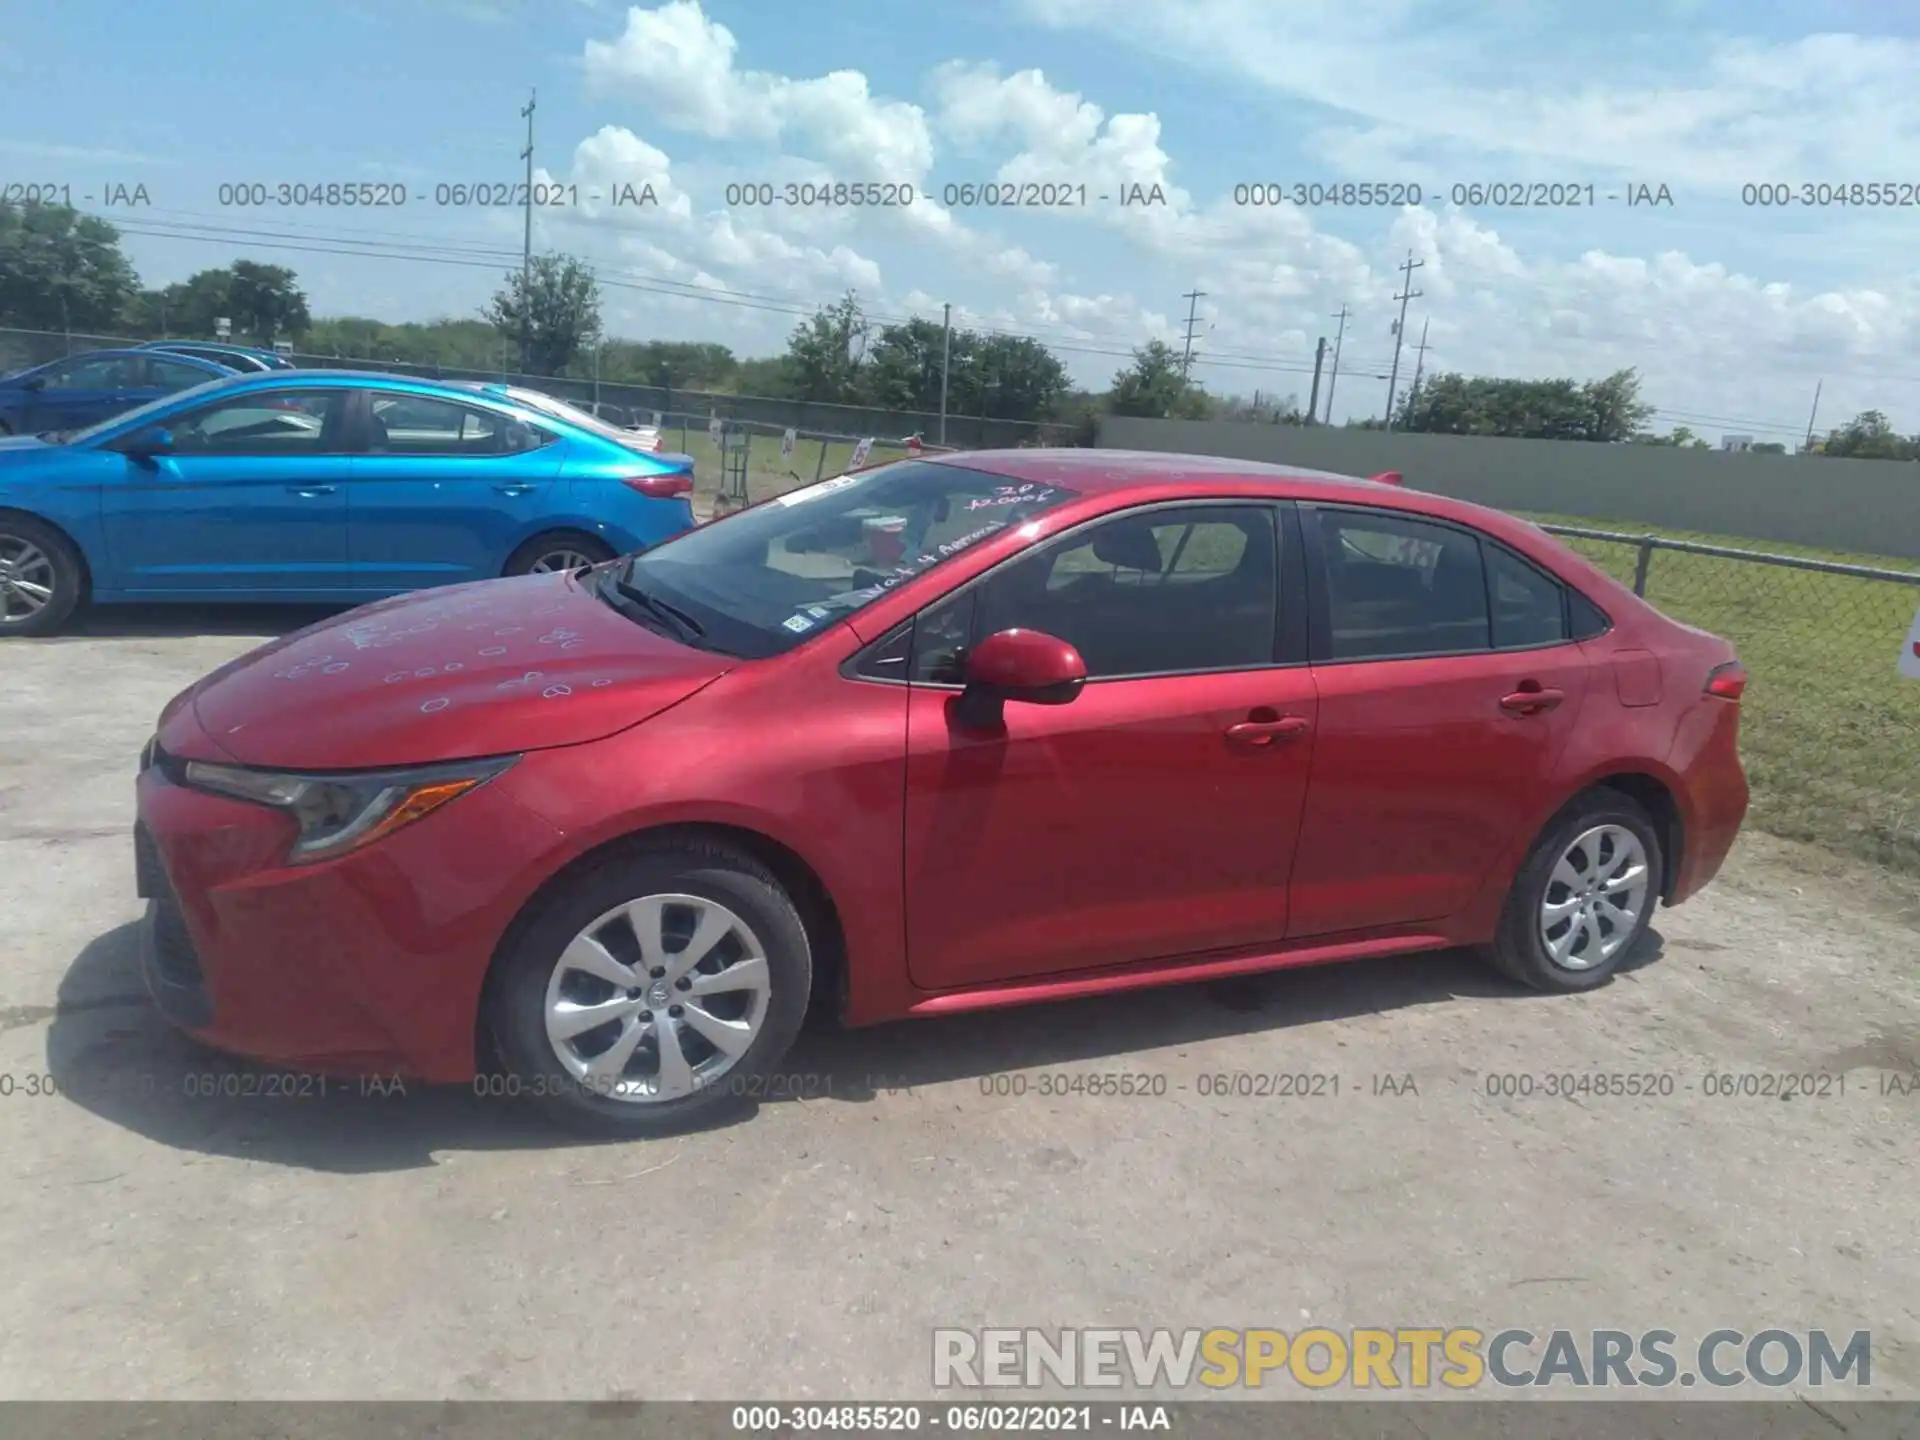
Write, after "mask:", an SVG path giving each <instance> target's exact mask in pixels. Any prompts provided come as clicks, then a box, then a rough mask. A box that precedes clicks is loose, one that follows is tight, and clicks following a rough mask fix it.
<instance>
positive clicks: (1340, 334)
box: [1327, 300, 1347, 425]
mask: <svg viewBox="0 0 1920 1440" xmlns="http://www.w3.org/2000/svg"><path fill="white" fill-rule="evenodd" d="M1333 318H1334V319H1336V320H1338V321H1339V322H1340V328H1339V329H1338V330H1337V331H1335V332H1334V336H1333V372H1332V373H1331V374H1330V375H1328V376H1327V424H1329V425H1331V424H1332V423H1333V386H1334V382H1335V381H1337V380H1338V379H1339V378H1340V342H1341V341H1342V340H1345V339H1346V338H1347V302H1346V301H1344V300H1342V301H1341V302H1340V313H1339V314H1338V315H1336V316H1334V317H1333Z"/></svg>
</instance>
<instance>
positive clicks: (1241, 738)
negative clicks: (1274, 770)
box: [1227, 715, 1312, 745]
mask: <svg viewBox="0 0 1920 1440" xmlns="http://www.w3.org/2000/svg"><path fill="white" fill-rule="evenodd" d="M1310 728H1312V727H1311V726H1309V725H1308V723H1307V721H1306V720H1305V719H1304V718H1303V717H1301V716H1299V715H1285V716H1282V717H1281V718H1280V719H1278V720H1242V721H1241V722H1240V723H1239V724H1238V725H1229V726H1228V727H1227V739H1229V740H1231V741H1232V742H1233V743H1234V744H1236V745H1271V744H1273V742H1274V741H1276V740H1291V739H1293V738H1294V736H1296V735H1304V734H1306V733H1307V731H1308V730H1309V729H1310Z"/></svg>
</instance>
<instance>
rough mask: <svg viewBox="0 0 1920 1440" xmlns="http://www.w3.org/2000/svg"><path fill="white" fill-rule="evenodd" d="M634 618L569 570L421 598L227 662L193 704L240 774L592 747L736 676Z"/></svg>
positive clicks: (354, 614) (370, 608) (385, 605)
mask: <svg viewBox="0 0 1920 1440" xmlns="http://www.w3.org/2000/svg"><path fill="white" fill-rule="evenodd" d="M732 664H733V661H732V660H731V659H729V658H728V657H726V656H723V655H714V654H711V653H709V652H707V651H703V650H694V649H690V648H688V647H687V646H685V645H680V644H677V643H675V642H674V641H672V640H669V639H667V638H666V637H665V636H663V635H659V634H657V633H655V632H654V631H652V630H648V629H646V628H645V627H643V626H640V625H637V624H635V623H634V622H633V621H632V620H629V619H627V618H626V617H625V616H623V615H621V614H619V613H618V612H617V611H615V610H613V609H612V608H611V607H609V606H608V605H606V604H604V603H603V602H602V601H600V600H598V599H596V598H595V597H594V596H593V595H592V594H591V593H590V592H588V591H586V590H584V589H582V588H581V586H580V585H579V584H577V583H575V581H574V579H573V577H572V576H570V575H528V576H522V577H518V578H515V579H511V580H483V581H480V582H478V583H475V584H471V585H453V586H448V587H446V588H444V589H437V590H422V591H416V592H415V593H413V594H411V595H402V596H400V597H398V598H397V599H393V600H383V601H380V602H379V603H378V604H374V605H367V606H364V607H362V608H361V609H358V610H352V611H349V612H348V613H346V614H345V615H341V616H338V617H337V618H335V619H332V620H326V621H322V622H321V623H320V624H318V625H311V626H308V627H307V628H306V629H304V630H298V631H295V632H294V633H293V634H291V635H288V636H285V637H283V638H282V639H279V640H276V641H274V642H272V643H271V644H268V645H263V646H261V647H260V648H259V649H258V650H254V651H252V652H251V653H249V654H246V655H243V656H241V657H240V658H239V659H238V660H234V661H232V662H230V663H229V664H226V665H223V666H222V667H221V668H220V669H218V670H215V671H214V672H213V673H212V674H211V675H209V676H207V677H206V678H205V679H204V680H202V681H201V682H200V683H199V684H198V685H196V686H194V687H193V689H192V690H191V691H189V692H188V694H189V695H190V696H191V699H192V703H193V707H194V713H195V715H196V716H197V717H198V718H199V721H200V724H201V725H202V726H203V727H204V728H205V730H206V732H207V736H208V738H209V739H211V740H212V741H213V742H214V743H215V744H217V745H219V746H220V748H221V749H222V750H224V751H226V752H227V753H228V754H229V755H231V756H232V757H233V758H234V759H236V760H238V761H240V762H241V763H243V764H247V765H260V766H267V767H273V768H280V769H289V770H352V769H367V768H374V767H379V766H387V765H419V764H427V763H431V762H433V761H437V760H459V759H465V758H468V757H471V756H476V755H504V754H508V753H510V752H513V751H519V750H535V749H543V748H549V747H552V746H557V745H577V744H580V743H582V742H584V741H588V740H598V739H600V738H601V737H602V736H605V735H611V734H613V733H614V732H615V731H617V730H624V729H626V728H627V727H628V726H630V725H636V724H638V723H639V722H641V721H642V720H645V719H647V718H648V717H649V716H652V715H657V714H659V713H660V712H661V711H662V710H665V709H666V708H667V707H668V706H671V705H676V704H678V703H679V702H680V701H682V700H684V699H686V698H687V697H688V696H689V695H692V694H693V693H694V692H696V691H698V690H700V689H701V688H703V687H704V686H706V685H708V684H711V683H712V682H713V681H714V680H717V679H718V678H719V677H720V676H721V675H723V674H725V673H726V671H727V670H728V669H729V668H730V667H731V666H732Z"/></svg>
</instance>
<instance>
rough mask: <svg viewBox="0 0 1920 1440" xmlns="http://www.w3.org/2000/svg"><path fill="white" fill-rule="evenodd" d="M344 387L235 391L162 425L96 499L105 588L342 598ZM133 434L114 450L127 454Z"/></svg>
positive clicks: (347, 586)
mask: <svg viewBox="0 0 1920 1440" xmlns="http://www.w3.org/2000/svg"><path fill="white" fill-rule="evenodd" d="M348 393H349V392H347V391H346V390H343V389H339V388H337V387H333V388H324V389H318V388H317V389H312V390H301V389H298V388H295V387H288V388H286V389H283V390H247V391H243V392H241V393H240V394H238V395H232V396H228V397H226V398H224V399H221V400H216V401H212V402H209V403H208V404H206V405H204V406H201V407H200V408H198V409H195V410H191V411H189V412H187V413H186V414H184V415H180V416H175V417H172V418H170V419H168V420H167V421H166V427H167V429H168V431H169V433H170V435H171V439H172V448H171V450H170V451H168V452H166V453H163V454H156V455H151V456H145V457H142V456H139V455H128V456H127V457H126V462H125V463H126V470H125V473H124V475H123V477H122V478H121V480H120V483H118V484H115V485H109V486H107V487H106V488H105V490H104V492H103V505H104V512H105V514H104V519H105V523H106V530H107V543H108V546H109V554H110V557H111V567H112V570H113V572H114V573H115V582H116V583H115V584H114V586H113V587H111V588H114V589H117V590H122V591H124V592H126V593H127V594H128V595H129V596H139V595H168V596H172V597H174V598H176V599H179V598H187V597H189V596H191V597H194V598H206V599H236V600H238V599H264V600H271V599H312V600H329V599H352V598H354V596H353V594H352V592H351V580H350V579H349V578H348V574H347V564H346V560H347V489H346V481H347V476H348V474H349V473H350V470H351V467H352V465H353V460H352V456H351V453H350V447H349V445H348V443H347V426H346V417H347V404H346V401H347V396H348ZM135 438H136V437H128V439H127V440H125V441H123V442H121V443H122V444H123V445H127V446H129V447H130V448H133V449H136V450H137V449H138V448H139V447H138V446H137V445H135V444H133V443H132V442H133V440H134V439H135Z"/></svg>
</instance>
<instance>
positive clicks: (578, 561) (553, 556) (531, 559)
mask: <svg viewBox="0 0 1920 1440" xmlns="http://www.w3.org/2000/svg"><path fill="white" fill-rule="evenodd" d="M613 553H614V552H613V547H612V546H611V545H609V544H607V542H606V541H604V540H599V539H595V538H594V537H593V536H591V535H588V534H586V533H585V532H583V531H580V530H545V531H542V532H541V533H540V534H538V535H536V536H534V537H533V538H532V539H531V540H529V541H527V542H526V544H524V545H522V546H521V547H520V548H519V549H518V550H516V551H514V552H513V555H512V556H511V557H510V558H509V559H508V561H507V569H506V573H507V574H509V575H543V574H547V573H549V572H552V571H556V570H578V569H580V568H582V567H583V566H587V565H598V564H600V563H601V562H602V561H603V560H611V559H612V558H613Z"/></svg>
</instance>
